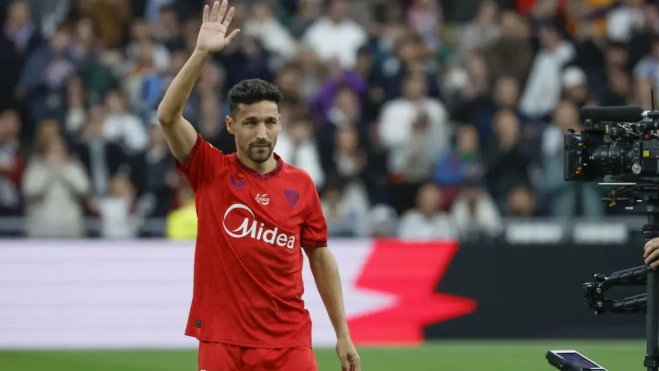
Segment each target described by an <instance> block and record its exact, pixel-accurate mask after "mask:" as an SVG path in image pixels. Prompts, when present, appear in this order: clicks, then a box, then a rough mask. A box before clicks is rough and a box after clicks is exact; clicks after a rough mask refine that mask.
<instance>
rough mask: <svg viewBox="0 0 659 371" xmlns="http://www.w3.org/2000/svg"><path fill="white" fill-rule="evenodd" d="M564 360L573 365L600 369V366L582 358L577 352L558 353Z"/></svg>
mask: <svg viewBox="0 0 659 371" xmlns="http://www.w3.org/2000/svg"><path fill="white" fill-rule="evenodd" d="M556 354H558V355H559V356H560V357H561V358H563V359H564V360H566V361H568V362H571V363H573V364H574V365H575V366H578V367H584V368H600V366H599V365H597V364H595V363H593V361H591V360H589V359H588V358H586V357H584V356H582V355H581V354H579V353H576V352H560V353H556Z"/></svg>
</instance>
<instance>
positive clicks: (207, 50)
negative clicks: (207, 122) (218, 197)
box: [158, 0, 239, 163]
mask: <svg viewBox="0 0 659 371" xmlns="http://www.w3.org/2000/svg"><path fill="white" fill-rule="evenodd" d="M227 6H228V4H227V0H224V1H223V2H222V4H221V5H220V3H219V2H218V1H216V2H215V3H214V4H213V9H212V10H210V9H209V7H208V5H206V6H205V7H204V16H203V20H202V22H203V23H202V26H201V29H200V30H199V36H198V38H197V47H196V48H195V51H194V52H193V53H192V56H191V57H190V59H188V61H187V62H186V63H185V65H184V66H183V68H182V69H181V71H179V73H178V74H177V75H176V77H175V78H174V80H173V81H172V83H171V85H170V86H169V88H168V89H167V92H166V93H165V96H164V97H163V100H162V102H161V103H160V106H159V107H158V121H160V124H161V125H162V127H163V131H164V132H165V136H166V137H167V143H168V144H169V148H170V150H171V151H172V154H173V155H174V158H176V160H178V161H179V162H180V163H186V162H187V160H188V157H189V156H190V153H191V152H192V150H193V149H194V147H195V144H196V142H197V132H196V131H195V129H194V127H193V126H192V124H190V122H188V121H187V120H186V119H185V118H183V109H184V108H185V104H186V102H187V101H188V98H189V97H190V93H191V92H192V89H193V88H194V85H195V82H196V81H197V79H198V78H199V76H200V75H201V72H202V70H203V68H204V66H205V65H206V63H208V61H209V60H210V58H211V56H212V55H213V54H214V53H217V52H219V51H220V50H222V49H223V48H224V47H226V46H227V45H229V43H230V42H231V40H232V39H233V38H234V37H235V36H236V35H237V34H238V32H239V30H235V31H233V32H232V33H231V34H230V35H228V36H225V35H226V31H227V28H228V27H229V24H230V23H231V19H232V18H233V13H234V8H231V9H229V11H228V12H227ZM225 14H226V18H225V17H224V15H225Z"/></svg>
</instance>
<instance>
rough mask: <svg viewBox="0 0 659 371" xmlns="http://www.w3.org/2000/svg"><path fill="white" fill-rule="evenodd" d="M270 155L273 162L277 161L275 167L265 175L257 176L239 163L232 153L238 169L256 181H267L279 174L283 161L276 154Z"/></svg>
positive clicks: (235, 154)
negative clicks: (273, 159)
mask: <svg viewBox="0 0 659 371" xmlns="http://www.w3.org/2000/svg"><path fill="white" fill-rule="evenodd" d="M272 155H273V156H274V157H275V160H277V167H276V168H275V169H274V170H272V171H270V172H269V173H265V174H259V173H257V172H256V171H254V169H252V168H250V167H249V166H247V165H245V164H243V163H242V162H241V161H240V159H239V158H238V153H235V152H234V154H233V158H234V159H235V160H236V163H237V164H238V166H240V168H241V169H243V171H245V172H246V173H247V174H249V175H251V176H253V177H256V178H258V179H261V180H268V179H270V178H272V177H273V176H275V175H277V174H279V173H280V172H281V169H282V167H283V166H284V161H283V160H282V159H281V157H279V155H278V154H276V153H273V154H272Z"/></svg>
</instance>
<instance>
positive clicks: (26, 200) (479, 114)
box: [0, 0, 659, 239]
mask: <svg viewBox="0 0 659 371" xmlns="http://www.w3.org/2000/svg"><path fill="white" fill-rule="evenodd" d="M206 2H207V1H205V0H134V1H131V0H18V1H8V0H1V1H0V4H1V6H0V30H1V31H0V66H1V68H2V71H1V72H2V73H1V74H0V216H3V217H23V219H21V220H24V221H25V223H24V229H22V230H21V231H19V232H16V231H7V228H2V229H0V233H5V234H7V233H14V234H15V233H18V234H26V235H27V236H29V237H82V236H90V235H92V236H103V237H108V238H131V237H135V236H145V235H148V236H152V235H158V234H160V235H162V234H163V233H165V234H168V235H169V236H170V237H172V238H178V237H181V238H184V237H190V236H193V233H192V232H190V231H191V230H192V231H193V232H194V220H192V219H194V202H193V201H192V198H191V197H192V194H191V192H190V189H189V187H187V186H186V182H185V181H184V179H183V178H182V176H181V174H179V173H178V172H177V171H176V169H175V167H174V162H173V160H172V158H171V155H170V154H169V151H168V148H167V143H166V141H165V139H164V136H163V133H162V131H161V128H160V127H159V125H158V123H157V121H156V120H155V114H154V112H155V110H156V108H157V106H158V104H159V102H160V99H161V97H162V95H163V93H164V91H165V89H167V87H168V84H169V82H170V81H171V80H172V78H173V77H174V75H175V74H176V73H177V71H179V69H180V68H181V66H182V64H183V63H185V61H186V59H187V57H188V56H189V55H190V53H191V52H192V50H193V49H194V46H195V43H196V36H197V32H198V30H199V27H200V24H201V15H200V13H201V10H202V8H203V5H204V3H206ZM230 5H233V6H234V7H236V13H235V17H234V20H233V22H232V25H231V27H232V28H234V27H235V28H240V29H241V30H242V32H241V33H240V34H239V36H238V38H237V39H236V40H234V42H233V43H232V45H231V46H230V47H229V48H227V49H226V50H224V51H223V52H222V53H220V54H218V55H216V57H215V58H214V59H213V61H212V63H210V64H209V65H208V66H207V67H206V69H205V70H204V72H203V75H202V77H201V78H200V79H199V81H198V83H197V85H196V87H195V89H194V92H193V94H192V96H191V98H190V100H189V102H188V104H187V106H186V109H185V112H184V115H185V117H186V118H187V119H188V120H189V121H191V122H192V123H193V124H194V125H195V127H196V129H197V130H198V131H199V132H200V133H201V134H202V135H203V136H204V138H206V139H207V140H208V141H209V142H211V143H212V144H213V145H214V146H216V147H217V148H219V149H221V150H222V151H224V152H226V153H230V152H234V151H235V144H234V140H233V137H232V136H231V135H229V134H228V133H227V132H226V128H225V127H224V117H225V115H226V114H227V111H228V107H227V104H226V99H224V98H225V96H226V94H227V92H228V90H229V89H230V88H231V87H232V86H233V85H234V84H236V83H237V82H239V81H240V80H243V79H246V78H261V79H265V80H268V81H272V82H274V83H276V84H277V85H278V86H279V88H280V89H281V90H282V92H283V94H284V97H285V101H284V103H283V104H282V106H281V115H282V122H283V130H282V132H281V134H280V136H279V140H278V143H277V146H276V149H275V151H276V152H277V153H278V154H279V155H280V156H281V157H282V158H283V159H284V160H285V161H286V162H288V163H290V164H292V165H295V166H298V167H301V168H303V169H304V170H306V171H307V172H308V173H309V174H310V175H311V177H312V179H313V180H314V182H315V184H316V186H317V188H318V190H319V192H320V195H321V199H322V204H323V209H324V213H325V217H326V218H327V220H328V222H329V226H330V234H331V235H332V236H345V237H349V236H354V237H364V236H394V235H397V236H400V237H403V238H410V239H418V238H444V237H460V238H464V237H484V236H485V237H487V236H494V235H497V234H498V233H500V232H501V229H502V218H503V217H507V216H512V217H533V216H549V217H557V218H570V217H576V216H589V217H599V216H603V215H605V214H606V213H610V211H608V210H606V209H605V205H604V204H603V203H602V202H601V201H600V192H599V190H598V189H597V188H596V187H594V186H592V185H585V184H576V183H566V182H564V181H563V154H562V140H563V132H564V131H565V130H566V129H567V128H576V129H578V128H579V127H580V126H581V123H580V119H579V108H581V107H583V106H585V105H603V106H604V105H625V104H635V105H640V106H642V107H645V108H649V107H650V106H651V102H650V99H651V98H650V91H651V89H652V88H654V87H656V86H657V85H658V84H659V38H658V37H657V36H658V35H659V33H658V31H659V12H658V7H657V2H656V1H645V0H623V1H614V0H516V1H515V0H498V1H495V0H460V1H445V0H441V1H440V0H268V1H266V0H261V1H258V0H255V1H241V0H233V1H231V4H230ZM230 31H231V30H230ZM0 220H6V219H0ZM90 220H91V221H93V222H95V224H94V223H92V224H94V225H95V226H96V227H94V228H92V227H90V223H85V221H90ZM148 220H169V223H167V224H163V225H164V226H165V227H164V228H163V230H161V231H157V229H158V228H156V231H151V230H150V229H149V228H146V227H145V226H146V225H147V224H148V223H147V221H148ZM167 226H169V227H167ZM181 226H187V227H186V228H182V227H181ZM147 230H149V231H147ZM181 230H182V231H181ZM191 233H192V234H191Z"/></svg>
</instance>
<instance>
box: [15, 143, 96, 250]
mask: <svg viewBox="0 0 659 371" xmlns="http://www.w3.org/2000/svg"><path fill="white" fill-rule="evenodd" d="M88 192H89V179H88V178H87V175H86V174H85V170H84V168H83V167H82V165H80V164H79V163H78V161H77V160H75V159H74V158H72V157H71V156H70V155H69V153H68V150H67V148H66V143H65V142H64V139H63V138H62V136H61V135H49V136H48V137H47V140H46V141H45V142H43V147H42V148H37V151H36V152H35V153H34V155H33V156H32V157H31V158H30V160H29V162H28V164H27V169H26V170H25V176H24V177H23V194H24V196H25V199H26V201H27V213H26V215H27V219H26V230H27V235H28V237H39V238H57V237H59V238H76V237H82V236H83V235H84V234H85V225H84V220H83V207H82V202H81V199H83V198H84V197H85V196H86V195H87V194H88Z"/></svg>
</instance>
